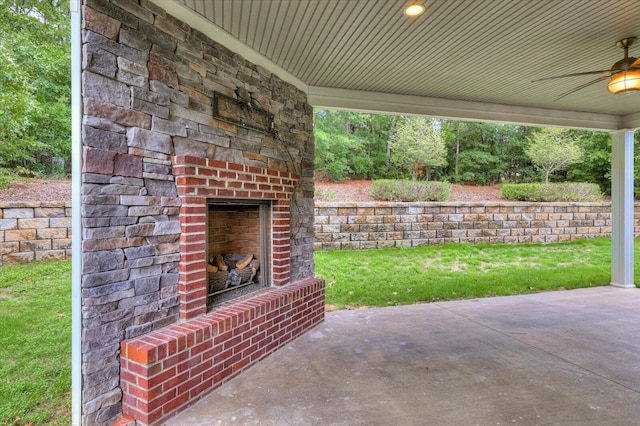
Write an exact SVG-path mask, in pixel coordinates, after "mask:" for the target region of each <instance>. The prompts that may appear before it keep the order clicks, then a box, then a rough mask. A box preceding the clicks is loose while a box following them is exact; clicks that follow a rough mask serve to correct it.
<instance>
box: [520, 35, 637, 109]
mask: <svg viewBox="0 0 640 426" xmlns="http://www.w3.org/2000/svg"><path fill="white" fill-rule="evenodd" d="M637 39H638V38H637V37H627V38H623V39H622V40H619V41H618V42H616V47H618V48H620V49H622V50H624V58H622V59H620V60H619V61H618V62H616V63H615V64H613V65H612V66H611V68H609V69H606V70H598V71H586V72H577V73H572V74H563V75H555V76H553V77H545V78H540V79H538V80H533V81H534V82H536V81H544V80H555V79H556V78H565V77H576V76H584V75H600V77H598V78H596V79H595V80H591V81H589V82H587V83H585V84H583V85H581V86H578V87H576V88H574V89H571V90H569V91H568V92H565V93H563V94H561V95H560V96H558V97H557V98H556V99H554V102H555V101H557V100H559V99H562V98H564V97H565V96H567V95H570V94H572V93H575V92H577V91H578V90H582V89H585V88H587V87H589V86H591V85H593V84H596V83H599V82H601V81H607V80H608V81H609V83H608V84H607V89H608V90H609V92H611V93H613V94H614V95H620V94H625V93H627V94H628V93H633V92H638V91H640V58H633V57H631V56H629V47H631V45H632V44H633V43H634V42H635V41H636V40H637Z"/></svg>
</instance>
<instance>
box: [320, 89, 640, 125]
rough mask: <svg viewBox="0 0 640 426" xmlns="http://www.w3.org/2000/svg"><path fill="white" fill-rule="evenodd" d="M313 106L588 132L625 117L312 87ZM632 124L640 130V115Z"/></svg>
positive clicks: (618, 122) (612, 123) (615, 123)
mask: <svg viewBox="0 0 640 426" xmlns="http://www.w3.org/2000/svg"><path fill="white" fill-rule="evenodd" d="M308 94H309V103H310V104H311V105H313V106H314V107H317V108H329V109H346V110H354V111H362V112H372V113H381V114H414V115H428V116H433V117H442V118H450V119H456V120H469V121H489V122H500V123H513V124H522V125H530V126H552V127H566V128H574V129H587V130H618V129H621V128H623V120H622V117H620V116H617V115H610V114H597V113H590V112H579V111H565V110H559V109H544V108H533V107H523V106H514V105H503V104H493V103H486V102H473V101H461V100H456V99H441V98H430V97H421V96H408V95H397V94H392V93H377V92H365V91H358V90H344V89H332V88H324V87H316V86H311V87H309V92H308ZM627 117H630V118H629V121H630V122H634V123H636V122H637V123H636V124H638V125H636V126H635V127H640V114H634V115H633V116H627Z"/></svg>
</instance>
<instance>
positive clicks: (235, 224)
mask: <svg viewBox="0 0 640 426" xmlns="http://www.w3.org/2000/svg"><path fill="white" fill-rule="evenodd" d="M270 236H271V202H270V201H248V200H220V199H212V200H208V201H207V310H208V311H210V310H211V309H212V308H213V307H214V306H216V305H218V304H220V303H222V302H226V301H228V300H231V299H234V298H236V297H239V296H244V295H246V294H249V293H253V292H255V291H258V290H260V289H263V288H265V287H269V286H270V285H271V283H270V281H271V280H270V269H269V266H270V263H271V262H270V258H271V250H270V248H271V239H270Z"/></svg>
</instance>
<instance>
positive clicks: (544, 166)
mask: <svg viewBox="0 0 640 426" xmlns="http://www.w3.org/2000/svg"><path fill="white" fill-rule="evenodd" d="M529 142H530V143H529V147H528V148H527V155H528V156H529V158H531V161H532V162H533V164H534V165H535V166H536V168H538V170H540V171H542V172H543V174H544V182H545V183H549V175H550V174H551V173H553V172H556V171H559V170H564V169H566V168H567V167H568V166H570V165H571V164H574V163H577V162H579V161H580V159H581V158H582V149H581V148H580V146H579V145H578V140H577V138H576V137H575V136H574V135H572V134H571V133H570V132H569V131H567V130H565V129H559V128H551V127H547V128H542V129H540V130H538V131H536V132H534V133H533V134H532V136H531V138H530V139H529Z"/></svg>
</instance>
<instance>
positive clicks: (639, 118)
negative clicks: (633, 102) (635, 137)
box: [620, 112, 640, 129]
mask: <svg viewBox="0 0 640 426" xmlns="http://www.w3.org/2000/svg"><path fill="white" fill-rule="evenodd" d="M620 128H621V129H640V112H636V113H635V114H629V115H625V116H624V117H622V126H621V127H620Z"/></svg>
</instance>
